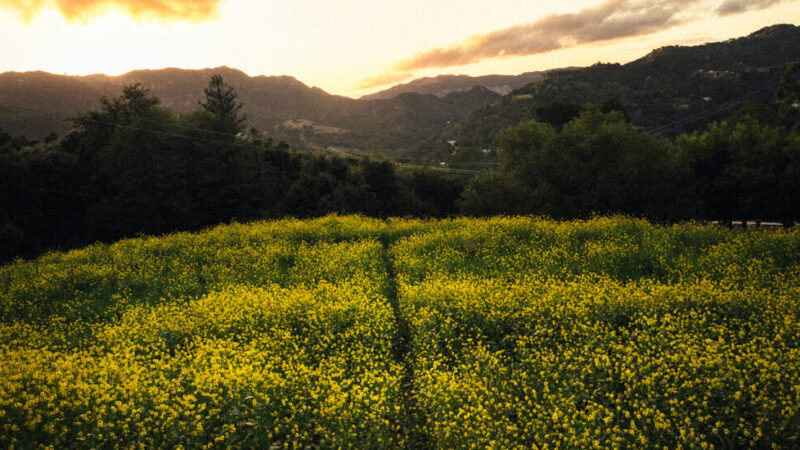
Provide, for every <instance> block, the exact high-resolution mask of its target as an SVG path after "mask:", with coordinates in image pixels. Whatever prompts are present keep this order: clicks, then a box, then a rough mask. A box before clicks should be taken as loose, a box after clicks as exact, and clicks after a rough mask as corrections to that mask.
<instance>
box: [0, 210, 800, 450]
mask: <svg viewBox="0 0 800 450" xmlns="http://www.w3.org/2000/svg"><path fill="white" fill-rule="evenodd" d="M0 446H1V447H4V448H11V447H13V448H39V447H57V448H61V447H80V448H83V447H108V448H115V447H120V448H133V447H141V448H153V447H159V448H160V447H175V448H178V447H185V448H201V447H202V448H216V447H226V446H233V447H262V448H269V447H273V448H305V447H309V446H310V447H312V448H318V447H322V448H338V447H342V448H347V447H350V448H426V447H427V448H486V447H492V448H554V447H566V448H591V447H596V448H613V447H618V448H630V447H658V448H661V447H667V448H741V447H757V448H773V447H777V448H797V447H800V229H798V228H793V229H791V230H789V231H783V232H738V231H728V230H720V229H715V228H709V227H701V226H691V225H690V226H673V227H664V226H659V225H653V224H650V223H648V222H646V221H642V220H637V219H631V218H625V217H613V218H596V219H592V220H587V221H574V222H557V221H551V220H546V219H539V218H530V217H516V218H494V219H486V220H482V219H453V220H441V221H423V220H399V219H392V220H387V221H382V220H377V219H368V218H363V217H357V216H347V217H341V216H328V217H325V218H321V219H315V220H306V221H302V220H292V219H287V220H281V221H273V222H262V223H254V224H247V225H241V224H233V225H225V226H219V227H217V228H213V229H210V230H207V231H205V232H201V233H195V234H189V233H177V234H173V235H169V236H165V237H159V238H139V239H130V240H125V241H121V242H118V243H116V244H112V245H101V244H97V245H94V246H91V247H88V248H85V249H82V250H78V251H72V252H69V253H52V254H48V255H45V256H43V257H41V258H39V259H37V260H34V261H17V262H14V263H12V264H9V265H6V266H4V267H2V268H0Z"/></svg>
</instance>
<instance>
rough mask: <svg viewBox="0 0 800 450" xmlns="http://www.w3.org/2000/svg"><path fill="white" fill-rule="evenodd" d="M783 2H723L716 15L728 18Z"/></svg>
mask: <svg viewBox="0 0 800 450" xmlns="http://www.w3.org/2000/svg"><path fill="white" fill-rule="evenodd" d="M783 2H784V0H725V1H724V2H722V4H721V5H720V6H719V8H717V9H716V13H717V14H719V15H720V16H729V15H731V14H738V13H741V12H745V11H750V10H752V9H765V8H769V7H770V6H773V5H777V4H778V3H783Z"/></svg>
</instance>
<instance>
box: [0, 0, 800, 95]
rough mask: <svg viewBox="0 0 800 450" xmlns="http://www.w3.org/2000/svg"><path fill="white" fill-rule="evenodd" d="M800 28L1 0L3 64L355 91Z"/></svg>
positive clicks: (376, 9) (699, 2)
mask: <svg viewBox="0 0 800 450" xmlns="http://www.w3.org/2000/svg"><path fill="white" fill-rule="evenodd" d="M777 23H790V24H795V25H800V0H670V1H659V0H650V1H647V0H599V1H598V0H574V1H573V0H570V1H565V0H0V42H1V43H2V45H1V46H0V72H5V71H29V70H44V71H47V72H52V73H58V74H69V75H86V74H91V73H106V74H109V75H119V74H122V73H125V72H128V71H131V70H136V69H160V68H164V67H181V68H187V69H201V68H206V67H218V66H228V67H233V68H237V69H240V70H242V71H244V72H245V73H247V74H249V75H251V76H255V75H291V76H294V77H295V78H297V79H299V80H300V81H302V82H304V83H306V84H308V85H310V86H317V87H320V88H322V89H324V90H326V91H327V92H330V93H332V94H339V95H346V96H351V97H358V96H360V95H363V94H367V93H371V92H375V91H378V90H381V89H385V88H388V87H390V86H392V85H394V84H397V83H401V82H408V81H410V80H412V79H415V78H420V77H424V76H436V75H440V74H467V75H473V76H477V75H487V74H519V73H522V72H528V71H534V70H547V69H552V68H559V67H569V66H588V65H591V64H594V63H597V62H619V63H625V62H628V61H632V60H634V59H637V58H640V57H642V56H644V55H646V54H647V53H649V52H650V51H651V50H653V49H655V48H658V47H662V46H664V45H673V44H677V45H696V44H702V43H705V42H711V41H720V40H725V39H729V38H733V37H739V36H744V35H747V34H749V33H752V32H753V31H756V30H758V29H760V28H762V27H764V26H768V25H773V24H777Z"/></svg>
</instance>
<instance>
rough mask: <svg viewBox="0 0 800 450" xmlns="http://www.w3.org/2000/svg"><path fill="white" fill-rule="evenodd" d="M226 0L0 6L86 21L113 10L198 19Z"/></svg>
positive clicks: (77, 0)
mask: <svg viewBox="0 0 800 450" xmlns="http://www.w3.org/2000/svg"><path fill="white" fill-rule="evenodd" d="M222 1H223V0H0V9H3V10H7V11H14V12H16V13H18V14H19V15H20V16H21V17H22V18H23V19H25V20H31V19H33V18H35V17H36V16H37V15H38V14H39V13H41V12H42V10H44V9H45V8H53V9H55V10H57V11H58V12H59V13H61V15H62V16H64V18H66V19H67V20H70V21H84V20H87V19H90V18H92V17H95V16H100V15H103V14H105V13H107V12H108V11H110V10H116V11H120V12H122V13H123V14H126V15H128V16H131V17H134V18H136V19H153V20H160V21H165V22H166V21H175V20H186V21H192V22H198V21H203V20H209V19H213V18H215V17H216V16H217V8H218V6H219V4H220V3H222Z"/></svg>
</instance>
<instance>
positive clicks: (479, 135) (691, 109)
mask: <svg viewBox="0 0 800 450" xmlns="http://www.w3.org/2000/svg"><path fill="white" fill-rule="evenodd" d="M797 60H800V27H796V26H793V25H775V26H771V27H767V28H763V29H761V30H759V31H757V32H755V33H752V34H750V35H749V36H746V37H742V38H738V39H730V40H727V41H725V42H716V43H709V44H705V45H699V46H692V47H683V46H668V47H663V48H660V49H658V50H654V51H653V52H651V53H650V54H648V55H647V56H645V57H643V58H641V59H638V60H636V61H633V62H631V63H628V64H624V65H621V64H596V65H594V66H591V67H587V68H583V69H574V70H558V71H552V72H550V73H548V74H547V75H546V76H545V77H544V78H543V79H542V80H539V81H536V82H533V83H530V84H528V85H526V86H524V87H521V88H519V89H517V90H515V91H513V92H511V93H510V94H509V95H507V96H505V97H503V98H502V99H501V100H499V101H497V102H494V103H492V104H490V105H487V106H484V107H481V108H478V109H477V110H475V111H474V112H472V113H471V114H470V115H468V116H467V117H466V118H465V119H464V120H462V121H460V122H457V123H454V124H452V125H451V126H450V127H448V129H447V130H445V132H444V133H442V134H441V135H440V136H439V137H438V138H436V139H434V140H432V141H430V142H428V145H427V148H428V149H432V148H435V147H436V146H437V145H438V146H440V147H441V146H442V145H441V142H444V141H447V140H455V141H457V142H458V143H459V144H460V145H470V146H473V145H474V146H480V147H487V146H490V145H491V143H492V139H493V138H494V136H495V134H496V133H497V132H498V131H499V130H500V129H502V128H503V127H505V126H508V125H513V124H517V123H519V122H520V121H522V120H529V119H534V118H535V116H536V109H537V108H539V107H541V106H543V105H545V104H548V103H550V102H553V101H557V100H558V101H563V102H571V103H576V104H580V105H583V104H586V103H594V104H601V103H602V102H604V101H605V100H607V99H609V98H612V97H613V98H617V99H618V100H620V101H621V102H622V104H623V105H624V106H625V107H626V108H627V110H628V112H629V114H630V115H631V117H632V120H633V123H634V124H636V125H639V126H641V127H642V128H644V129H646V130H648V131H651V132H656V133H660V134H664V135H667V136H675V135H678V134H680V133H684V132H691V131H693V130H698V129H701V128H703V127H704V126H705V125H706V124H707V123H709V122H711V121H713V120H718V119H722V118H725V117H727V116H729V115H730V114H731V113H732V112H733V111H735V110H736V109H737V108H738V107H739V106H741V105H742V104H743V103H745V102H747V101H750V100H762V101H765V102H771V101H774V93H775V89H776V87H777V84H778V79H779V77H780V75H781V74H782V73H783V72H784V70H785V69H786V67H787V65H788V64H789V63H791V62H793V61H797Z"/></svg>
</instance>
